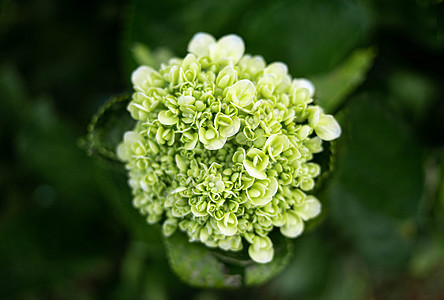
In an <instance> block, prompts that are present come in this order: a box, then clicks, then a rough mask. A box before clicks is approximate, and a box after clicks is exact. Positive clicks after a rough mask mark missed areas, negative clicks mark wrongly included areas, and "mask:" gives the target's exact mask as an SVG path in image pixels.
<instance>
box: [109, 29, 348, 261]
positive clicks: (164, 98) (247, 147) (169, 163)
mask: <svg viewBox="0 0 444 300" xmlns="http://www.w3.org/2000/svg"><path fill="white" fill-rule="evenodd" d="M244 49H245V46H244V42H243V41H242V39H241V38H240V37H238V36H236V35H227V36H225V37H222V38H221V39H219V40H217V41H216V40H215V39H214V37H212V36H211V35H209V34H206V33H198V34H196V35H195V36H194V37H193V39H192V40H191V42H190V43H189V45H188V52H189V54H188V55H187V56H186V57H185V58H184V59H178V58H173V59H171V60H170V61H169V63H168V64H164V65H162V66H161V67H160V70H154V69H152V68H150V67H148V66H141V67H139V68H138V69H137V70H135V71H134V73H133V75H132V83H133V85H134V89H135V93H134V94H133V97H132V101H131V102H130V104H129V106H128V110H129V111H130V112H131V115H132V117H133V118H134V119H135V120H137V124H136V126H135V128H134V129H133V130H132V131H129V132H126V133H125V136H124V141H123V142H122V143H121V144H120V145H119V147H118V149H117V152H118V156H119V158H120V159H121V160H122V161H124V162H125V163H126V168H127V169H128V172H129V178H130V180H129V184H130V186H131V188H132V191H133V195H134V198H133V199H134V200H133V204H134V206H135V207H136V208H138V209H139V210H140V212H141V213H142V214H144V215H146V216H147V221H148V223H157V222H162V223H163V227H162V228H163V233H164V234H165V235H166V236H170V235H171V234H173V233H174V232H175V230H176V229H177V228H179V229H180V230H182V231H184V232H186V233H187V235H188V237H189V239H190V241H200V242H202V243H204V244H205V245H207V246H208V247H219V248H222V249H224V250H231V251H238V250H241V249H242V247H243V240H245V241H246V242H247V243H248V244H249V248H248V253H249V255H250V257H251V258H252V259H253V260H254V261H256V262H258V263H267V262H269V261H271V260H272V258H273V253H274V248H273V244H272V241H271V239H270V238H269V236H268V234H269V233H270V232H271V231H272V230H273V229H274V228H275V227H279V228H280V232H281V233H282V234H283V235H284V236H287V237H297V236H299V235H300V234H301V233H302V232H303V230H304V221H306V220H308V219H311V218H313V217H315V216H317V215H318V214H319V213H320V210H321V205H320V203H319V201H318V200H317V199H316V198H315V197H314V196H312V195H307V194H306V192H309V191H310V190H312V189H313V187H314V185H315V178H316V177H317V176H318V175H319V173H320V166H319V165H318V164H316V163H313V162H312V159H313V154H315V153H318V152H320V151H322V140H327V141H328V140H333V139H335V138H337V137H338V136H339V135H340V133H341V129H340V127H339V125H338V123H337V122H336V120H335V119H334V118H333V116H331V115H327V114H324V113H323V110H322V109H321V108H320V107H319V106H316V105H314V104H313V99H312V97H313V94H314V87H313V85H312V84H311V82H310V81H308V80H306V79H292V78H291V77H290V75H289V74H288V70H287V66H286V65H285V64H283V63H279V62H277V63H272V64H269V65H267V64H266V63H265V61H264V59H263V58H262V57H260V56H250V55H247V54H246V55H244Z"/></svg>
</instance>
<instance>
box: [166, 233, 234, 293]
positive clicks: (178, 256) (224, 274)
mask: <svg viewBox="0 0 444 300" xmlns="http://www.w3.org/2000/svg"><path fill="white" fill-rule="evenodd" d="M165 247H166V250H167V254H168V259H169V262H170V265H171V268H172V269H173V270H174V272H175V273H176V274H177V275H178V276H179V277H180V278H181V279H182V280H183V281H185V282H187V283H188V284H190V285H192V286H196V287H214V288H238V287H240V286H241V285H242V277H241V275H240V274H230V273H228V269H227V268H226V267H225V265H224V264H223V263H222V262H221V261H219V260H218V259H217V258H216V256H214V255H213V254H212V252H210V250H209V249H208V248H206V247H205V246H204V245H202V244H197V243H190V242H189V241H188V240H187V239H186V237H185V235H184V234H183V233H175V234H174V235H172V236H171V237H169V238H165Z"/></svg>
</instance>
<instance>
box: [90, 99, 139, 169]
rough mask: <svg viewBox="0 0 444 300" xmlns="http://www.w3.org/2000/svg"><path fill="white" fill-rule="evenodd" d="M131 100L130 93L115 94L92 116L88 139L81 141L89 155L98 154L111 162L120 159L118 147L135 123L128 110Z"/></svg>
mask: <svg viewBox="0 0 444 300" xmlns="http://www.w3.org/2000/svg"><path fill="white" fill-rule="evenodd" d="M129 100H130V97H129V96H128V95H122V96H115V97H113V98H111V99H110V100H109V101H108V102H106V103H105V104H104V105H103V106H102V107H101V108H100V109H99V111H98V112H97V113H96V114H95V115H94V116H93V117H92V119H91V122H90V124H89V125H88V134H87V136H86V139H85V140H83V141H81V142H82V143H83V145H82V146H83V147H84V148H85V149H86V151H87V153H88V155H90V156H92V155H96V156H98V157H100V158H102V159H104V160H105V161H109V162H116V161H117V160H118V158H117V154H116V148H117V146H118V144H119V143H120V142H121V141H122V139H123V134H124V133H125V132H126V131H127V130H129V129H130V128H132V127H133V126H134V123H135V121H134V120H133V119H132V118H131V116H130V114H129V113H128V112H127V110H126V107H127V105H128V102H129Z"/></svg>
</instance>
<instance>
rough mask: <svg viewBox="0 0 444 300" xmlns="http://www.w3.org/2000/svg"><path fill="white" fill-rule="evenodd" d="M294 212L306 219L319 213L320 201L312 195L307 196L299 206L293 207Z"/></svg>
mask: <svg viewBox="0 0 444 300" xmlns="http://www.w3.org/2000/svg"><path fill="white" fill-rule="evenodd" d="M295 211H296V213H297V214H298V215H299V216H300V217H301V218H302V220H304V221H307V220H309V219H312V218H314V217H316V216H317V215H319V214H320V213H321V203H320V202H319V200H318V199H316V197H314V196H311V195H309V196H307V198H305V200H304V202H303V204H302V206H301V207H295Z"/></svg>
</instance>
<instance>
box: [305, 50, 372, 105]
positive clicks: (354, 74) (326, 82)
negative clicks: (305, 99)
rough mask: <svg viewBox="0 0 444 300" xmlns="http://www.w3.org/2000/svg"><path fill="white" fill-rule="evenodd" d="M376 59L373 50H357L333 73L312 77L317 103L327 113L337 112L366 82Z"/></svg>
mask: <svg viewBox="0 0 444 300" xmlns="http://www.w3.org/2000/svg"><path fill="white" fill-rule="evenodd" d="M375 57H376V51H375V50H374V49H373V48H368V49H361V50H356V51H355V52H354V53H353V54H352V55H351V56H350V57H349V58H347V59H346V60H345V61H344V62H342V63H341V64H340V65H339V66H338V67H336V68H335V69H333V70H332V71H331V72H329V73H326V74H324V75H320V76H315V77H312V78H311V79H312V81H313V83H314V85H315V87H316V102H317V103H319V104H320V105H321V106H322V107H323V108H324V110H325V111H326V112H329V113H332V112H335V111H336V110H337V109H338V108H339V107H340V105H341V104H342V103H343V102H344V101H345V100H346V98H347V97H348V96H349V95H350V94H351V93H353V92H354V91H355V90H356V88H357V87H358V86H359V85H360V84H361V83H362V82H363V81H364V79H365V77H366V74H367V72H368V71H369V69H370V68H371V66H372V65H373V60H374V58H375Z"/></svg>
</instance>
